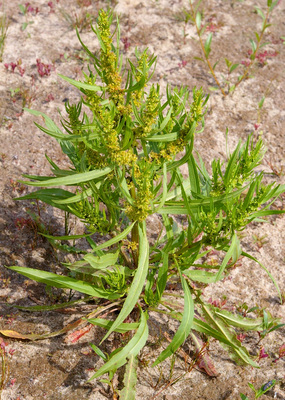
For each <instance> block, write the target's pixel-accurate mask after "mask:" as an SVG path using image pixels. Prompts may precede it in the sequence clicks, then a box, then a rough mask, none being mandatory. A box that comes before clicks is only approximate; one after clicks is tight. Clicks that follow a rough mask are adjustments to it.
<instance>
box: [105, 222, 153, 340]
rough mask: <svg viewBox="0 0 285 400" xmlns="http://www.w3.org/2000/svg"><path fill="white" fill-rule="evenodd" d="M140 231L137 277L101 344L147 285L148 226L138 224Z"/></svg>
mask: <svg viewBox="0 0 285 400" xmlns="http://www.w3.org/2000/svg"><path fill="white" fill-rule="evenodd" d="M138 231H139V258H138V267H137V269H136V273H135V277H134V279H133V282H132V284H131V286H130V289H129V292H128V295H127V298H126V300H125V303H124V305H123V307H122V309H121V311H120V314H119V315H118V317H117V319H116V320H115V322H114V324H113V325H112V328H111V329H110V330H109V332H108V333H107V334H106V335H105V336H104V338H103V339H102V341H101V343H102V342H103V341H104V340H106V339H107V337H108V336H109V335H110V334H111V333H112V332H113V331H114V330H115V329H116V328H117V327H118V326H119V325H120V324H121V323H122V322H123V321H124V320H125V319H126V318H127V316H128V315H129V314H130V313H131V312H132V310H133V308H134V306H135V305H136V302H137V301H138V298H139V296H140V294H141V292H142V289H143V286H144V284H145V280H146V276H147V272H148V263H149V243H148V239H147V236H146V226H145V222H140V223H139V224H138Z"/></svg>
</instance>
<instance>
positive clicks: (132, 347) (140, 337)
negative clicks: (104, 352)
mask: <svg viewBox="0 0 285 400" xmlns="http://www.w3.org/2000/svg"><path fill="white" fill-rule="evenodd" d="M114 330H115V329H113V328H112V331H114ZM147 338H148V326H147V313H146V312H145V313H143V312H141V322H140V325H139V327H138V330H137V332H136V334H135V335H134V337H133V338H132V339H131V340H130V341H129V343H128V344H127V345H126V346H125V347H123V349H122V350H120V351H119V352H118V353H116V354H115V355H114V356H113V357H112V358H111V359H110V360H108V361H107V362H106V363H105V364H104V365H103V366H102V367H101V368H100V369H99V370H98V371H97V372H96V373H95V374H94V375H93V376H92V377H91V378H90V379H89V381H91V380H93V379H95V378H98V377H99V376H101V375H103V374H105V373H106V372H108V371H114V370H117V369H118V368H119V367H121V366H123V365H124V364H126V362H127V358H128V357H130V356H132V355H133V356H137V355H138V353H139V352H140V350H141V349H142V348H143V347H144V345H145V343H146V341H147Z"/></svg>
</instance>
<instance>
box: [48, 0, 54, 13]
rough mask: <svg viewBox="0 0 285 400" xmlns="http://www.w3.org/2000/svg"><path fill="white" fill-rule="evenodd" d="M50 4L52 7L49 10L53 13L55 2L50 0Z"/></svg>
mask: <svg viewBox="0 0 285 400" xmlns="http://www.w3.org/2000/svg"><path fill="white" fill-rule="evenodd" d="M48 6H49V8H50V10H49V12H50V13H53V12H54V4H53V2H52V1H49V2H48Z"/></svg>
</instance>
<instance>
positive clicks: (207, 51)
mask: <svg viewBox="0 0 285 400" xmlns="http://www.w3.org/2000/svg"><path fill="white" fill-rule="evenodd" d="M212 37H213V34H212V33H210V34H209V36H208V37H207V40H206V42H205V51H206V57H207V58H208V56H209V54H210V52H211V43H212Z"/></svg>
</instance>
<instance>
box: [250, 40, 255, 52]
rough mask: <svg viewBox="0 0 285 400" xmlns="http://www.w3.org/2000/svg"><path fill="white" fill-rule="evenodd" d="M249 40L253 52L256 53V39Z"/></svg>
mask: <svg viewBox="0 0 285 400" xmlns="http://www.w3.org/2000/svg"><path fill="white" fill-rule="evenodd" d="M249 41H250V44H251V49H252V53H253V54H254V53H255V50H256V43H255V41H254V40H253V39H249Z"/></svg>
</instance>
